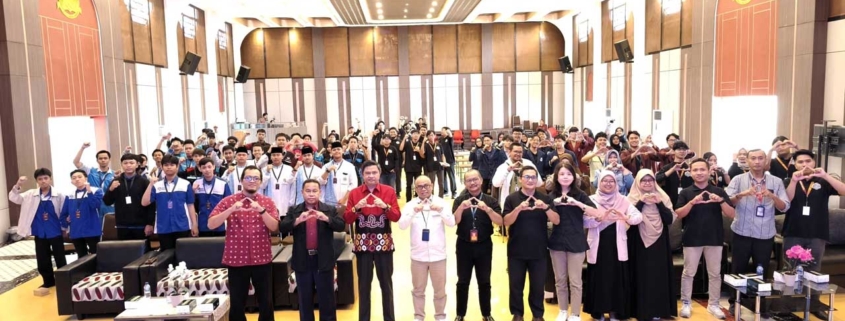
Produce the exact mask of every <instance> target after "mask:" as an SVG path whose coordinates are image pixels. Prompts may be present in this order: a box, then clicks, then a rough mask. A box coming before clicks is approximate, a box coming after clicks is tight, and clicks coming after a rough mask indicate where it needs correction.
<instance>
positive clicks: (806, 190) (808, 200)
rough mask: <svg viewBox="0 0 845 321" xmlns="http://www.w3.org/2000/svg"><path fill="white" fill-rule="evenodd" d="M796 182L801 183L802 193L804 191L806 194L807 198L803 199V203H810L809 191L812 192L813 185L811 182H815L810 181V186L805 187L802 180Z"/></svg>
mask: <svg viewBox="0 0 845 321" xmlns="http://www.w3.org/2000/svg"><path fill="white" fill-rule="evenodd" d="M798 184H799V185H801V189H802V190H804V193H806V194H807V198H806V199H805V200H804V205H807V204H809V203H810V193H812V192H813V187H812V186H813V184H815V183H812V182H811V184H810V188H806V187H804V182H798Z"/></svg>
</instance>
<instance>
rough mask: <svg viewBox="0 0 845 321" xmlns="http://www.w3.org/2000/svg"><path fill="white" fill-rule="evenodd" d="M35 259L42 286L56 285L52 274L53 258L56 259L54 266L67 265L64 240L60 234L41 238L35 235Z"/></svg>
mask: <svg viewBox="0 0 845 321" xmlns="http://www.w3.org/2000/svg"><path fill="white" fill-rule="evenodd" d="M35 260H36V262H37V264H38V274H41V279H42V280H44V284H42V285H41V286H42V287H45V288H49V287H53V286H55V285H56V278H55V276H54V275H53V260H56V268H61V267H63V266H65V265H67V259H65V242H64V240H63V239H62V237H61V236H56V237H54V238H49V239H42V238H40V237H37V236H36V237H35Z"/></svg>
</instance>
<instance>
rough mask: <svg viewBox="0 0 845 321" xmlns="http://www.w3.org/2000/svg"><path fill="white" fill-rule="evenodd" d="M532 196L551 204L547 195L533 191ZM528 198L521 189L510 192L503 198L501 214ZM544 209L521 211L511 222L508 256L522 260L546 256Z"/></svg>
mask: <svg viewBox="0 0 845 321" xmlns="http://www.w3.org/2000/svg"><path fill="white" fill-rule="evenodd" d="M534 198H536V199H538V200H541V201H543V202H544V203H546V204H549V205H550V206H551V205H552V199H551V198H549V196H548V195H546V194H543V193H540V192H537V191H535V192H534ZM527 199H528V196H527V195H525V194H523V193H522V190H518V191H516V192H513V193H511V194H510V195H508V197H507V198H505V208H504V209H503V210H502V214H503V215H505V214H510V212H513V209H514V208H516V207H517V206H519V204H521V203H522V202H524V201H525V200H527ZM548 221H549V219H548V217H547V216H546V211H545V210H540V209H536V210H530V211H522V212H520V213H519V216H517V218H516V221H514V222H513V224H511V226H510V228H509V229H508V232H509V233H510V237H509V238H508V258H515V259H523V260H538V259H542V258H544V257H545V256H546V251H548V242H549V234H548V227H547V225H546V224H547V223H548Z"/></svg>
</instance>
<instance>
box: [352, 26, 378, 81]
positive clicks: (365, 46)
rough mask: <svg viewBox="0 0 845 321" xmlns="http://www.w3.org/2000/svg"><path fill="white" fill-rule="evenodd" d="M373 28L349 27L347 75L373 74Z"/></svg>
mask: <svg viewBox="0 0 845 321" xmlns="http://www.w3.org/2000/svg"><path fill="white" fill-rule="evenodd" d="M375 74H376V71H375V65H374V62H373V28H364V27H359V28H349V75H350V76H373V75H375Z"/></svg>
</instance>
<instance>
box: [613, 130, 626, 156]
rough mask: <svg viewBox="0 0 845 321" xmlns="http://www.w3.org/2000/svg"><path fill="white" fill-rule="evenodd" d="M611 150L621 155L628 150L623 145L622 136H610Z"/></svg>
mask: <svg viewBox="0 0 845 321" xmlns="http://www.w3.org/2000/svg"><path fill="white" fill-rule="evenodd" d="M610 148H611V149H613V150H615V151H617V152H620V153H621V152H622V150H623V149H627V148H625V146H623V145H622V136H619V135H616V134H613V135H610Z"/></svg>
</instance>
